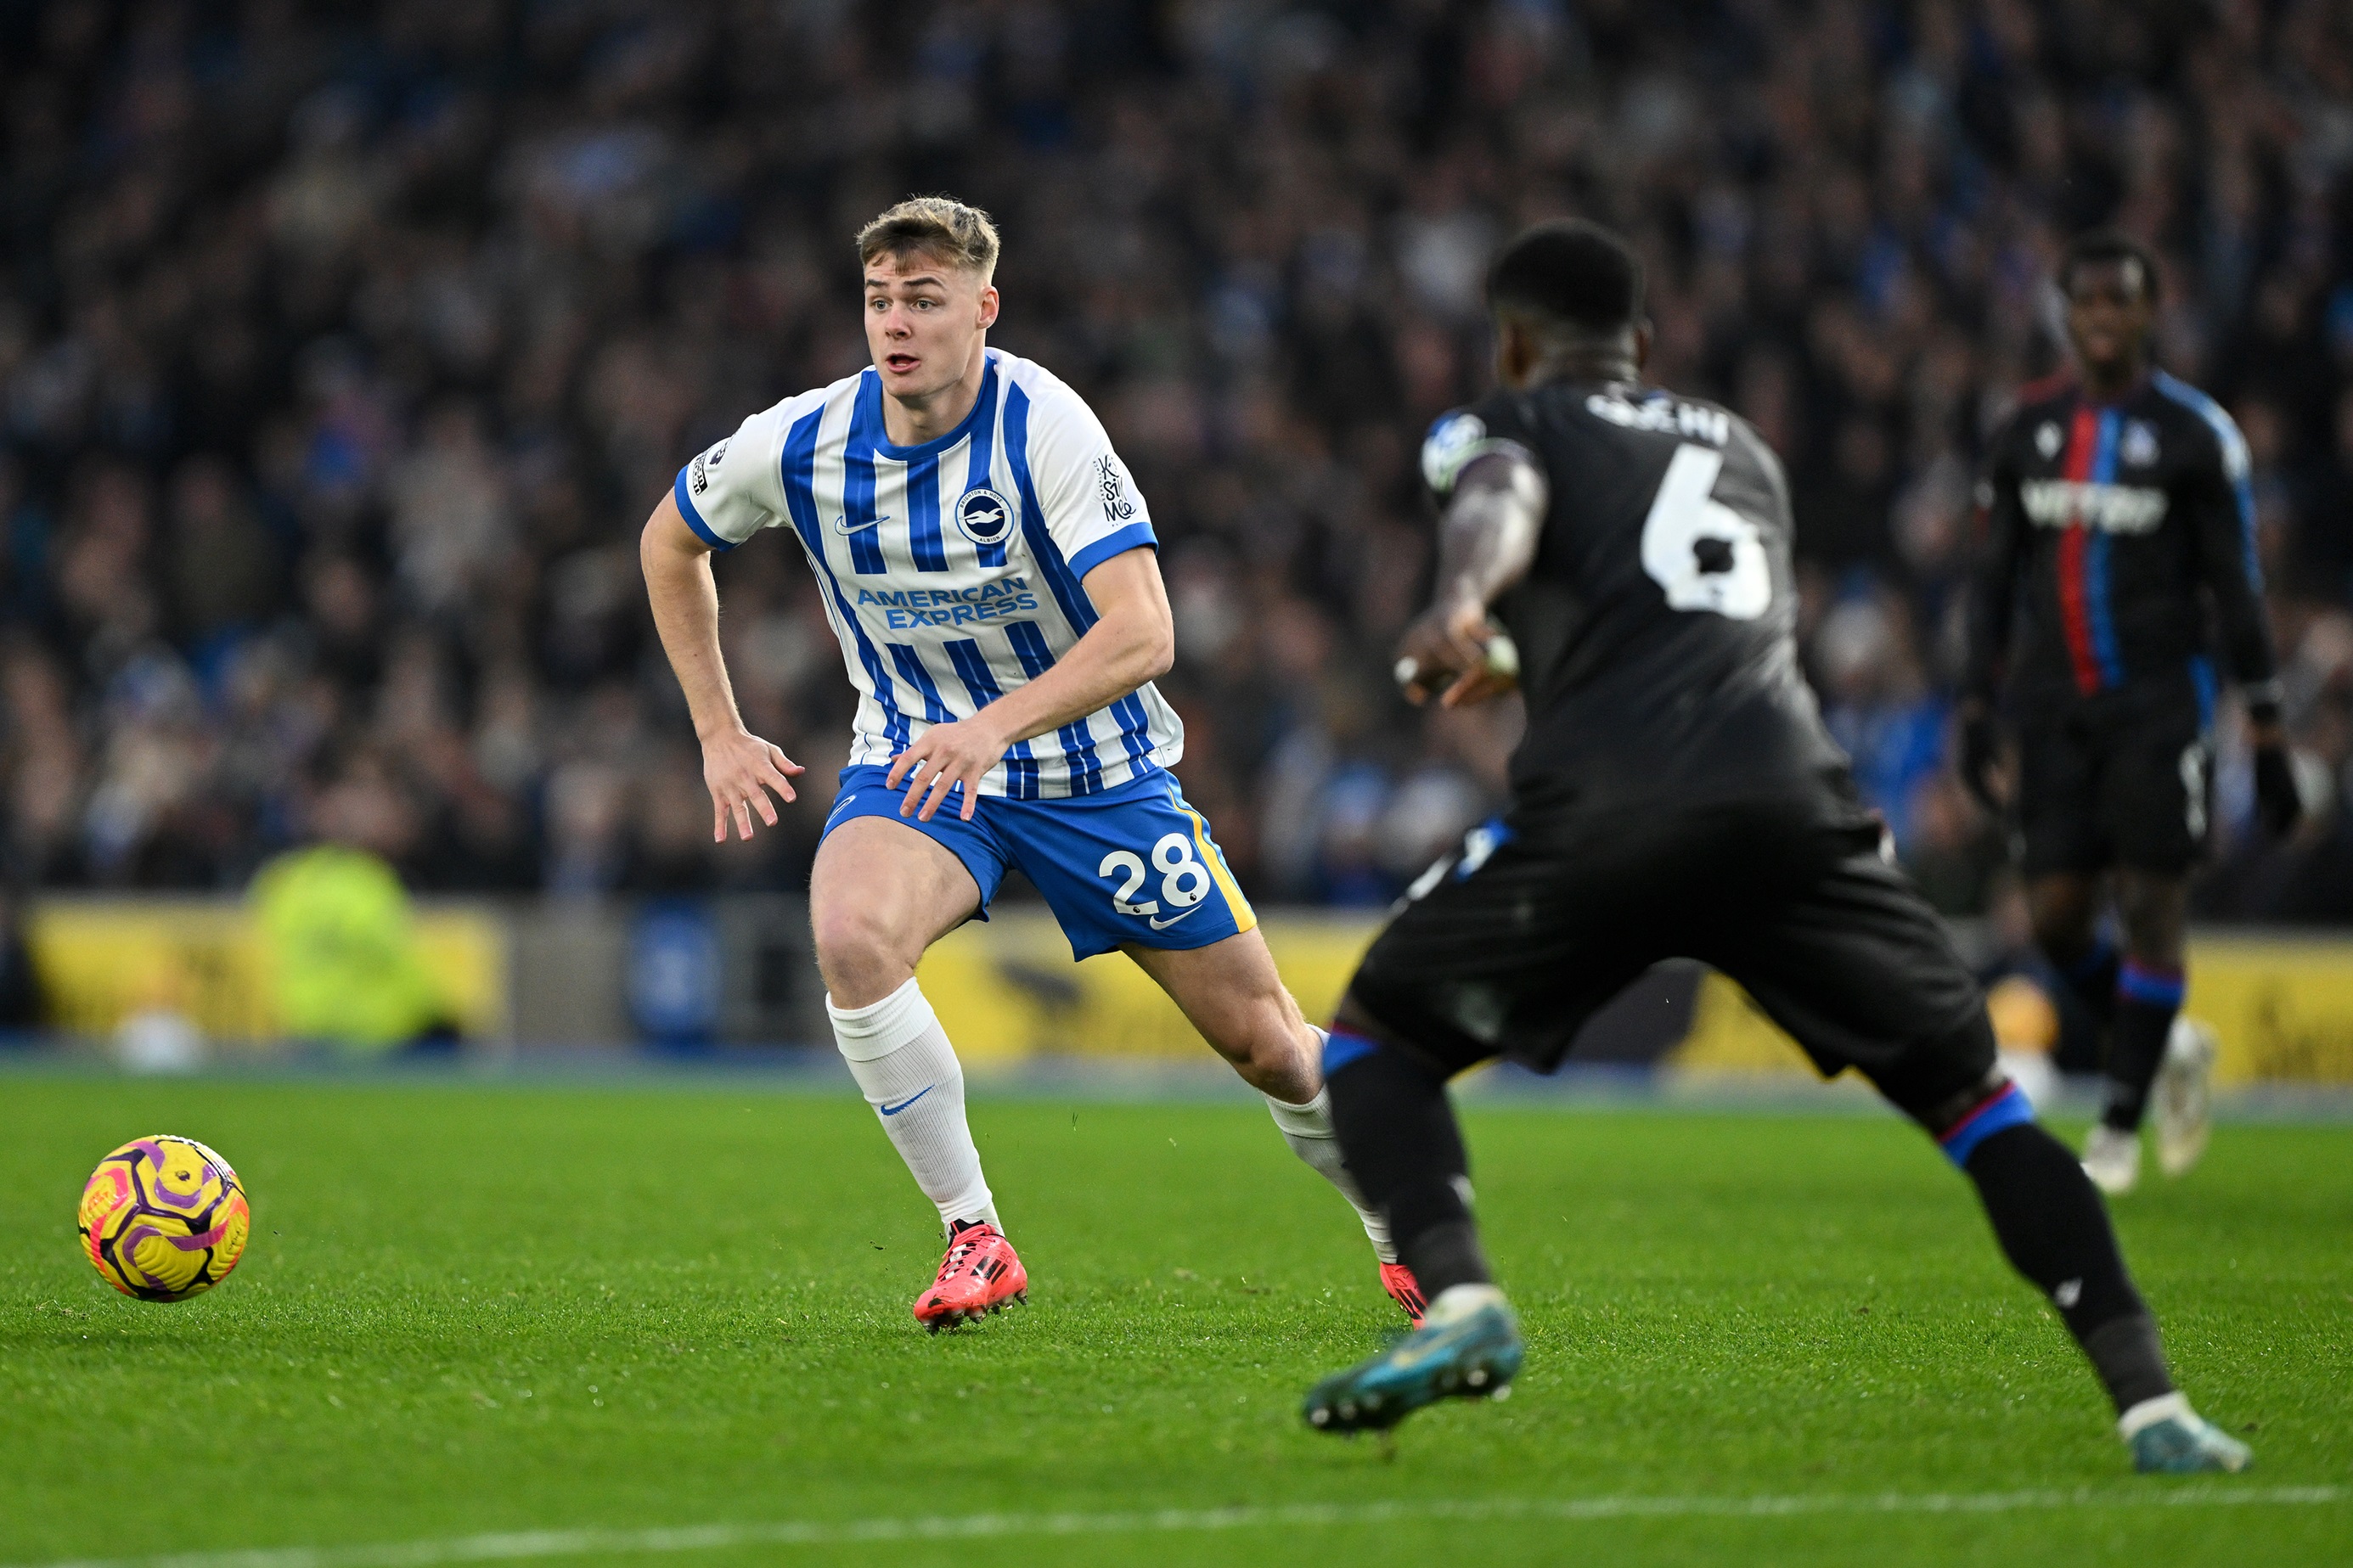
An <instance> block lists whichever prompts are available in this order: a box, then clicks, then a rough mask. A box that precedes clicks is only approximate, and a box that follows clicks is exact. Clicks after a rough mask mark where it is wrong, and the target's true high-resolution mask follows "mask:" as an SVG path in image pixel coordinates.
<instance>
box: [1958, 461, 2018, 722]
mask: <svg viewBox="0 0 2353 1568" xmlns="http://www.w3.org/2000/svg"><path fill="white" fill-rule="evenodd" d="M2017 428H2018V420H2017V418H2016V416H2012V417H2011V418H2010V421H2009V422H2008V423H2007V424H2005V425H2003V426H2002V427H2001V428H2000V431H1998V432H1997V433H1996V434H1995V437H1994V440H1993V445H1992V447H1991V448H1990V449H1989V451H1988V452H1987V454H1986V461H1985V466H1984V468H1982V469H1981V470H1980V471H1979V472H1978V482H1977V489H1976V492H1975V494H1974V496H1973V497H1972V504H1971V506H1970V509H1969V516H1970V521H1971V522H1972V523H1973V524H1974V528H1973V532H1974V534H1975V536H1976V537H1975V539H1974V541H1973V542H1974V544H1975V547H1976V553H1977V565H1976V570H1975V572H1974V573H1973V574H1972V575H1971V578H1970V583H1969V603H1968V658H1967V661H1966V663H1965V665H1964V667H1963V669H1962V675H1961V694H1962V695H1963V696H1964V697H1967V698H1973V699H1976V700H1979V701H1982V702H1988V703H1990V702H1991V701H1992V700H1993V699H1994V695H1995V692H1996V690H1997V689H1999V688H2000V684H2001V672H2002V668H2003V666H2004V665H2006V664H2007V663H2008V662H2009V659H2010V617H2011V615H2012V612H2013V611H2014V609H2015V607H2016V606H2017V604H2018V568H2019V563H2020V562H2021V560H2022V559H2023V557H2024V555H2025V550H2026V528H2027V519H2026V509H2025V507H2024V506H2023V504H2022V503H2021V501H2020V500H2019V495H2018V465H2017V463H2016V461H2015V460H2014V457H2013V453H2014V451H2015V447H2014V443H2013V441H2012V436H2013V434H2014V432H2015V431H2016V430H2017Z"/></svg>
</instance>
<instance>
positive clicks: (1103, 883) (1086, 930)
mask: <svg viewBox="0 0 2353 1568" xmlns="http://www.w3.org/2000/svg"><path fill="white" fill-rule="evenodd" d="M890 772H891V770H890V769H888V768H885V767H881V766H877V765H875V764H873V763H865V764H861V765H859V766H856V767H848V768H844V769H842V770H841V793H840V794H839V795H837V796H835V797H834V802H833V811H832V814H831V815H830V816H828V817H827V818H826V821H825V830H826V832H828V833H831V832H832V831H833V830H834V829H835V828H837V827H839V826H841V825H842V824H843V823H845V822H848V821H849V820H850V819H851V818H853V817H860V816H887V817H890V818H891V819H892V821H894V822H898V823H902V824H903V825H904V826H908V827H912V828H913V829H914V830H915V831H916V832H918V833H922V834H926V835H928V836H930V837H932V838H934V839H936V840H937V841H938V842H939V843H941V844H943V845H944V846H946V847H947V848H948V850H949V852H950V853H952V854H954V855H955V858H957V859H959V860H961V861H963V862H964V866H965V870H967V871H970V872H971V873H972V879H973V881H974V882H975V883H976V884H977V885H978V886H979V889H980V918H981V919H982V920H987V918H988V903H989V900H991V899H993V898H995V897H996V896H997V887H998V885H999V884H1001V883H1002V882H1003V881H1004V880H1005V873H1006V871H1007V870H1008V869H1009V868H1012V867H1016V866H1018V867H1019V868H1021V872H1022V875H1024V876H1026V877H1028V878H1029V880H1030V881H1031V882H1033V883H1035V884H1036V885H1037V889H1038V890H1039V892H1040V893H1042V894H1044V895H1045V897H1046V903H1047V905H1048V907H1050V909H1052V910H1053V911H1054V918H1055V919H1056V920H1057V921H1060V922H1061V926H1062V934H1063V935H1064V936H1067V937H1068V938H1070V939H1071V954H1072V955H1073V956H1074V957H1078V958H1092V957H1093V956H1094V955H1095V954H1096V953H1099V952H1111V951H1112V950H1113V949H1114V948H1118V947H1124V946H1129V945H1134V946H1136V947H1155V948H1164V949H1168V950H1182V949H1186V948H1195V947H1207V946H1208V945H1209V944H1210V943H1211V942H1223V941H1224V940H1225V939H1226V938H1228V937H1229V936H1235V935H1239V934H1240V932H1242V931H1249V930H1250V929H1251V928H1252V927H1254V926H1256V925H1257V924H1258V916H1257V914H1256V913H1255V912H1254V911H1252V910H1251V909H1250V900H1248V899H1246V898H1244V897H1242V890H1241V888H1240V886H1239V885H1238V884H1237V883H1236V882H1235V881H1234V874H1233V872H1232V871H1230V870H1229V869H1228V868H1227V866H1226V858H1225V855H1224V853H1223V852H1222V851H1220V850H1219V848H1218V845H1217V840H1215V839H1213V838H1211V837H1209V825H1208V822H1207V821H1205V820H1204V819H1203V818H1202V816H1201V814H1200V813H1199V812H1198V811H1195V810H1194V809H1193V808H1192V807H1191V806H1189V805H1186V804H1185V795H1184V792H1183V791H1182V790H1180V789H1178V788H1177V786H1176V775H1175V774H1174V773H1169V772H1168V771H1166V769H1162V770H1160V771H1158V772H1156V773H1146V774H1145V776H1144V777H1142V778H1140V779H1130V780H1129V781H1128V782H1127V783H1125V784H1121V785H1119V786H1118V787H1117V788H1115V789H1109V790H1105V791H1104V792H1103V794H1101V795H1069V796H1063V797H1060V798H1057V799H1052V800H1008V799H1007V798H1005V797H1004V796H1002V795H982V796H981V797H980V805H979V808H978V809H977V810H976V811H975V812H974V813H973V815H972V820H971V821H970V822H966V821H965V820H964V818H962V817H961V816H957V815H956V812H957V811H958V809H959V808H960V807H961V806H962V805H963V804H964V795H963V792H962V789H961V788H960V787H959V789H958V791H957V793H956V794H955V795H952V796H951V797H950V798H949V799H948V800H946V801H944V802H943V803H941V805H940V809H939V810H938V812H937V813H935V814H934V816H933V817H932V819H931V820H930V821H929V822H918V821H916V820H915V819H914V818H913V817H912V816H900V815H899V805H900V802H902V800H904V799H905V798H906V795H907V790H906V785H905V784H903V783H902V784H901V785H900V787H899V788H897V789H892V787H891V786H890V784H888V783H886V782H885V781H886V780H887V779H888V778H889V776H890Z"/></svg>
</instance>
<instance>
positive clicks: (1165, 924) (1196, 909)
mask: <svg viewBox="0 0 2353 1568" xmlns="http://www.w3.org/2000/svg"><path fill="white" fill-rule="evenodd" d="M1207 907H1208V906H1207V905H1205V904H1195V905H1194V906H1193V907H1192V908H1191V909H1189V910H1186V911H1185V913H1184V914H1181V915H1170V916H1169V917H1168V918H1167V919H1166V920H1165V921H1163V920H1155V919H1153V918H1152V917H1151V916H1150V915H1146V916H1145V917H1144V918H1145V923H1146V924H1148V925H1150V926H1151V927H1152V929H1153V930H1154V931H1166V930H1167V929H1168V928H1169V927H1170V926H1173V925H1175V924H1176V922H1177V921H1181V920H1184V919H1186V918H1187V916H1191V915H1198V914H1199V913H1200V912H1201V910H1203V909H1205V908H1207Z"/></svg>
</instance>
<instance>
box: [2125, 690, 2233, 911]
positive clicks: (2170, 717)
mask: <svg viewBox="0 0 2353 1568" xmlns="http://www.w3.org/2000/svg"><path fill="white" fill-rule="evenodd" d="M2213 771H2214V770H2213V752H2212V748H2211V745H2210V743H2209V742H2208V739H2207V737H2206V734H2205V732H2204V731H2203V730H2202V728H2201V727H2200V722H2199V715H2198V712H2197V710H2196V709H2195V708H2194V707H2192V706H2190V705H2189V704H2186V703H2185V704H2182V705H2180V706H2179V710H2158V711H2156V712H2153V713H2151V714H2149V715H2147V716H2146V717H2145V718H2144V719H2142V720H2141V721H2138V722H2137V723H2135V724H2134V725H2133V726H2132V727H2131V728H2130V729H2129V730H2126V731H2124V732H2123V733H2122V734H2120V735H2119V736H2118V737H2117V738H2116V743H2115V746H2114V750H2113V754H2112V756H2111V758H2110V761H2109V763H2108V766H2107V767H2106V769H2105V771H2104V773H2103V775H2102V778H2101V780H2100V786H2101V787H2100V802H2099V814H2100V827H2101V832H2102V834H2103V836H2104V837H2105V838H2106V840H2107V841H2108V843H2109V844H2110V845H2112V846H2113V847H2114V850H2115V855H2116V864H2118V865H2119V866H2128V867H2130V868H2133V869H2134V870H2136V871H2140V872H2145V873H2151V874H2154V875H2157V876H2159V877H2182V876H2186V875H2188V873H2189V868H2191V867H2192V866H2194V865H2196V864H2197V862H2198V859H2199V858H2200V856H2201V855H2202V854H2204V852H2205V848H2206V837H2207V829H2208V826H2209V824H2210V819H2211V816H2212V813H2213V788H2214V784H2213Z"/></svg>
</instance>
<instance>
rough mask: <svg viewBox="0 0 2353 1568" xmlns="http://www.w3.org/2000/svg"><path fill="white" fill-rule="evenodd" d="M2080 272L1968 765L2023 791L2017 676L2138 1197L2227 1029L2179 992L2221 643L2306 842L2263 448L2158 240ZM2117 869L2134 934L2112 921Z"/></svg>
mask: <svg viewBox="0 0 2353 1568" xmlns="http://www.w3.org/2000/svg"><path fill="white" fill-rule="evenodd" d="M2059 283H2060V288H2061V289H2062V291H2063V293H2064V294H2065V296H2066V300H2067V335H2068V338H2069V340H2070V342H2071V344H2072V346H2073V349H2074V352H2075V361H2076V366H2077V370H2076V373H2075V374H2070V375H2062V376H2058V377H2054V378H2053V379H2052V380H2050V381H2047V382H2044V383H2042V384H2039V385H2036V386H2031V387H2028V388H2027V389H2026V390H2025V391H2024V392H2023V393H2022V394H2021V395H2020V398H2019V405H2018V410H2017V412H2016V413H2014V414H2012V415H2011V416H2010V420H2009V422H2008V423H2007V424H2005V425H2004V426H2002V427H2001V429H2000V430H1999V431H1998V432H1996V434H1995V435H1994V437H1993V439H1992V442H1991V444H1990V448H1989V454H1988V459H1987V465H1986V473H1985V478H1984V479H1983V481H1982V483H1981V484H1980V486H1979V489H1978V516H1979V520H1980V526H1981V528H1982V530H1983V532H1984V546H1985V548H1984V558H1983V562H1982V564H1981V567H1980V570H1979V574H1978V583H1977V587H1976V595H1975V600H1974V604H1973V606H1972V608H1973V611H1974V614H1973V616H1972V617H1971V635H1970V647H1969V661H1968V678H1967V681H1966V685H1965V689H1964V692H1963V700H1962V704H1961V720H1962V768H1961V772H1962V776H1963V778H1964V779H1965V780H1966V781H1967V782H1968V785H1969V787H1970V788H1971V789H1973V790H1974V791H1976V792H1977V793H1978V795H1979V796H1980V798H1982V799H1984V800H1985V801H1986V802H1987V803H1988V804H1989V805H1992V806H1994V807H1995V808H1996V809H2000V805H2001V804H2002V803H2001V801H2000V793H2001V792H2000V788H1999V785H1998V781H1997V775H1998V773H1999V771H2000V770H1999V769H1998V767H1997V766H1996V752H1997V743H1998V742H1997V737H1996V730H1995V712H1996V709H1997V706H1998V703H1999V700H2000V689H2001V688H2002V687H2003V685H2004V684H2005V677H2006V678H2007V680H2006V683H2007V686H2008V696H2009V706H2010V714H2011V716H2012V718H2013V719H2014V720H2015V722H2016V729H2017V737H2018V760H2019V776H2018V789H2017V798H2016V802H2015V805H2016V809H2017V816H2018V826H2019V837H2020V838H2021V840H2022V842H2023V845H2024V857H2025V874H2026V890H2027V902H2028V906H2029V908H2030V910H2031V915H2032V919H2033V922H2034V934H2035V939H2036V941H2037V942H2038V943H2040V945H2041V946H2042V951H2043V952H2044V954H2045V955H2046V956H2047V957H2048V958H2049V959H2050V960H2051V963H2052V965H2053V966H2054V967H2055V968H2056V969H2057V970H2058V971H2059V973H2061V975H2062V976H2063V977H2064V978H2065V980H2066V982H2067V984H2069V986H2070V988H2071V989H2073V991H2074V992H2075V993H2076V994H2078V995H2079V996H2081V997H2082V999H2083V1001H2084V1004H2085V1005H2086V1006H2087V1007H2088V1008H2089V1009H2090V1010H2091V1012H2092V1014H2093V1016H2094V1017H2095V1018H2097V1019H2098V1020H2099V1021H2100V1024H2101V1026H2102V1030H2103V1032H2104V1034H2105V1037H2106V1040H2105V1058H2106V1060H2105V1072H2106V1079H2107V1082H2106V1090H2105V1105H2104V1106H2103V1108H2102V1110H2101V1114H2100V1120H2099V1121H2098V1123H2097V1124H2096V1125H2094V1127H2093V1129H2092V1132H2091V1136H2090V1138H2089V1140H2088V1141H2087V1142H2085V1144H2084V1170H2085V1171H2087V1172H2089V1173H2090V1174H2091V1176H2092V1179H2093V1180H2094V1181H2095V1182H2097V1183H2098V1184H2100V1186H2101V1187H2102V1188H2103V1189H2104V1190H2105V1191H2106V1192H2108V1193H2110V1194H2123V1193H2126V1192H2129V1191H2131V1189H2132V1187H2133V1185H2134V1184H2135V1183H2136V1182H2137V1180H2138V1179H2139V1176H2140V1124H2141V1120H2142V1118H2143V1116H2144V1115H2145V1114H2146V1112H2147V1110H2148V1108H2149V1104H2150V1100H2151V1098H2152V1091H2154V1097H2155V1099H2156V1101H2157V1110H2158V1157H2159V1163H2161V1164H2162V1165H2163V1167H2164V1168H2165V1170H2166V1173H2168V1174H2169V1175H2179V1174H2180V1173H2182V1172H2184V1171H2186V1170H2187V1169H2189V1166H2190V1165H2191V1164H2192V1163H2194V1162H2195V1161H2196V1160H2197V1158H2198V1156H2199V1154H2200V1152H2202V1151H2203V1149H2204V1148H2205V1144H2206V1103H2207V1096H2206V1082H2207V1075H2208V1073H2209V1071H2210V1070H2211V1067H2212V1063H2213V1058H2214V1042H2213V1039H2212V1036H2211V1032H2210V1031H2208V1030H2206V1029H2205V1028H2204V1026H2200V1025H2198V1024H2195V1023H2193V1022H2191V1021H2190V1020H2188V1019H2185V1018H2182V1017H2180V1016H2179V1010H2180V1007H2181V1000H2182V994H2183V990H2184V982H2185V975H2184V973H2183V956H2184V954H2183V945H2182V935H2183V925H2184V922H2185V921H2186V919H2187V914H2188V910H2189V871H2190V868H2192V867H2193V866H2195V865H2196V864H2197V861H2198V858H2199V857H2200V855H2201V854H2202V853H2203V851H2204V848H2205V844H2206V839H2207V827H2208V817H2209V815H2210V805H2211V796H2212V793H2213V781H2212V766H2211V763H2212V757H2213V744H2212V740H2211V729H2212V726H2213V710H2214V699H2215V691H2216V686H2217V670H2216V668H2215V657H2214V656H2215V653H2216V652H2217V651H2218V650H2217V648H2216V647H2215V645H2216V643H2217V642H2218V641H2219V644H2220V647H2219V651H2220V653H2221V674H2223V675H2227V676H2228V677H2229V678H2230V679H2232V681H2234V682H2236V683H2237V685H2238V688H2239V694H2240V697H2241V699H2242V700H2243V701H2244V702H2245V704H2246V710H2247V719H2248V724H2249V727H2250V729H2251V731H2253V740H2254V753H2255V789H2256V795H2257V804H2258V806H2259V808H2260V812H2261V815H2262V816H2263V821H2264V824H2265V825H2266V826H2268V827H2269V828H2270V829H2271V830H2272V831H2273V832H2274V833H2277V834H2284V833H2286V832H2287V831H2288V830H2289V829H2290V828H2291V827H2292V826H2294V825H2295V820H2296V816H2297V815H2298V812H2299V809H2300V806H2299V803H2298V801H2297V799H2296V787H2295V775H2294V773H2292V772H2291V770H2290V767H2289V764H2288V757H2287V750H2286V744H2285V742H2284V738H2283V736H2282V733H2281V730H2280V686H2279V681H2278V679H2276V676H2275V673H2274V666H2273V660H2272V637H2271V626H2270V624H2269V622H2268V620H2267V618H2266V616H2265V615H2264V611H2263V568H2262V566H2261V564H2260V563H2258V562H2257V560H2256V558H2255V501H2254V492H2253V484H2252V483H2251V480H2250V476H2249V473H2248V465H2247V443H2246V441H2245V440H2244V438H2242V437H2241V436H2240V434H2239V427H2238V426H2236V425H2234V424H2232V421H2231V416H2229V415H2228V414H2225V413H2224V412H2223V411H2222V409H2221V406H2220V405H2217V404H2216V403H2215V402H2214V400H2213V399H2212V398H2211V397H2209V396H2207V395H2205V394H2204V393H2202V392H2200V391H2199V390H2198V389H2197V388H2195V387H2193V386H2189V385H2188V384H2185V383H2182V382H2179V381H2177V380H2175V379H2174V378H2173V377H2171V376H2169V375H2168V374H2165V372H2163V371H2161V370H2158V369H2157V368H2156V367H2155V366H2154V365H2153V364H2152V363H2150V354H2149V340H2150V338H2151V336H2152V335H2153V333H2154V331H2155V329H2156V321H2157V294H2158V278H2157V263H2156V259H2155V258H2153V257H2151V256H2150V255H2149V253H2148V251H2147V249H2146V248H2145V247H2143V246H2141V245H2140V243H2139V242H2138V241H2137V240H2134V239H2132V238H2130V237H2127V236H2126V235H2123V234H2119V233H2116V232H2115V231H2113V230H2107V231H2095V232H2093V233H2090V234H2086V235H2084V236H2082V237H2078V238H2077V239H2076V240H2075V241H2074V242H2073V244H2072V245H2071V246H2070V247H2068V250H2067V254H2066V258H2065V259H2064V260H2063V263H2062V264H2061V268H2060V273H2059ZM2210 605H2211V611H2210ZM2210 618H2211V623H2212V625H2213V626H2214V628H2215V629H2216V630H2218V631H2219V632H2220V634H2221V635H2220V637H2219V638H2217V637H2215V636H2214V635H2213V634H2212V633H2211V632H2210V631H2209V629H2208V628H2209V622H2210ZM2103 879H2105V881H2106V882H2107V883H2108V884H2109V887H2110V889H2112V891H2113V894H2114V899H2115V903H2116V913H2117V915H2118V917H2119V923H2120V924H2121V925H2122V926H2123V928H2124V930H2123V935H2124V942H2123V946H2122V949H2121V951H2119V949H2118V947H2117V946H2116V944H2115V943H2114V942H2110V941H2109V940H2108V939H2107V938H2106V937H2105V935H2104V934H2103V933H2102V931H2101V929H2100V924H2101V922H2100V913H2101V906H2102V904H2103V903H2104V902H2105V900H2104V898H2103V896H2102V895H2103V888H2102V882H2103Z"/></svg>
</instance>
